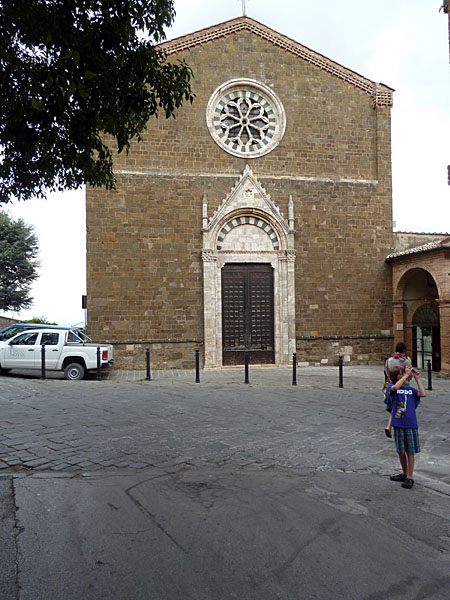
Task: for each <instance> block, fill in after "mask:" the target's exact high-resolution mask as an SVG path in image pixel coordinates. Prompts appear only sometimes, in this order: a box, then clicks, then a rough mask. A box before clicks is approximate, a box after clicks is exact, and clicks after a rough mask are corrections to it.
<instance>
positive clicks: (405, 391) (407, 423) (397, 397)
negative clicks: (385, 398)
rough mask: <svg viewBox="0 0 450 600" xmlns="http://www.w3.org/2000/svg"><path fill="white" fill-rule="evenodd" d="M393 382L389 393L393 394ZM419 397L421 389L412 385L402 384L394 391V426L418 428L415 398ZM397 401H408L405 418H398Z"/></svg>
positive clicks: (392, 397) (392, 395)
mask: <svg viewBox="0 0 450 600" xmlns="http://www.w3.org/2000/svg"><path fill="white" fill-rule="evenodd" d="M392 387H393V384H392V383H390V384H389V394H391V388H392ZM418 397H419V391H418V390H416V388H413V387H411V386H410V385H402V387H401V388H400V389H399V390H397V391H396V392H392V394H391V399H392V421H391V425H392V426H393V427H410V428H413V429H417V428H418V425H417V417H416V403H415V399H416V398H418ZM397 402H403V403H405V402H406V412H405V413H403V418H401V419H396V418H395V413H396V412H397Z"/></svg>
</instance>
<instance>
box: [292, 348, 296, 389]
mask: <svg viewBox="0 0 450 600" xmlns="http://www.w3.org/2000/svg"><path fill="white" fill-rule="evenodd" d="M292 385H297V353H296V352H294V354H293V355H292Z"/></svg>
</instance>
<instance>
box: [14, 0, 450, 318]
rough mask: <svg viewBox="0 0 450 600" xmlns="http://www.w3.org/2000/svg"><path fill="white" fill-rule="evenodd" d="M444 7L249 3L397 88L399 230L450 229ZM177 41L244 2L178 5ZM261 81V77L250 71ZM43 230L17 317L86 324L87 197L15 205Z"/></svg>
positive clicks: (410, 0) (400, 1)
mask: <svg viewBox="0 0 450 600" xmlns="http://www.w3.org/2000/svg"><path fill="white" fill-rule="evenodd" d="M441 5H442V0H378V1H377V2H367V1H366V2H364V1H363V0H339V2H336V0H320V1H317V0H316V1H312V0H278V1H277V2H274V1H273V0H247V1H246V13H247V15H248V16H249V17H252V18H254V19H256V20H257V21H260V22H261V23H263V24H265V25H267V26H269V27H272V28H273V29H275V30H276V31H278V32H280V33H282V34H284V35H287V36H288V37H290V38H293V39H294V40H296V41H297V42H299V43H301V44H303V45H305V46H308V47H309V48H311V49H312V50H316V51H317V52H320V53H321V54H324V55H325V56H327V57H329V58H331V59H332V60H334V61H336V62H338V63H340V64H342V65H344V66H345V67H348V68H350V69H352V70H354V71H357V72H358V73H360V74H361V75H363V76H364V77H367V78H368V79H371V80H373V81H378V82H381V83H385V84H386V85H388V86H390V87H392V88H394V89H395V92H394V107H393V109H392V168H393V204H394V221H395V223H396V226H395V230H397V231H422V232H428V233H432V232H444V233H447V232H450V199H449V197H450V186H448V185H447V172H446V169H447V165H448V164H450V147H449V146H450V145H449V140H450V111H449V107H450V86H449V46H448V23H447V19H448V17H447V15H444V14H443V12H439V7H440V6H441ZM175 9H176V12H177V16H176V18H175V22H174V25H173V27H172V28H171V29H170V30H169V31H168V32H167V38H168V39H172V38H174V37H177V36H180V35H184V34H186V33H190V32H192V31H197V30H198V29H202V28H203V27H208V26H209V25H214V24H217V23H221V22H223V21H226V20H228V19H232V18H234V17H237V16H239V15H241V14H242V1H241V0H228V1H227V2H222V1H219V0H175ZM249 76H250V77H251V73H249ZM7 211H8V212H9V214H11V215H12V216H13V217H14V218H18V217H21V218H23V219H24V220H25V221H26V222H27V223H30V224H33V225H34V226H35V230H36V233H37V234H38V236H39V244H40V256H39V259H40V263H41V268H40V277H39V279H38V280H37V281H36V283H35V285H34V286H33V290H32V294H33V297H34V305H33V307H32V308H31V309H29V310H26V311H22V312H21V313H15V314H12V313H10V314H9V316H12V317H14V318H20V319H28V318H31V317H33V316H45V317H47V318H48V319H50V320H51V321H56V322H58V323H60V324H63V325H74V324H77V323H82V322H84V312H83V310H82V309H81V296H82V294H84V293H86V276H85V265H86V261H85V244H86V236H85V209H84V190H78V191H72V192H65V193H63V194H50V195H49V197H48V199H47V200H30V201H28V202H26V203H22V204H20V205H18V204H14V205H9V206H8V208H7Z"/></svg>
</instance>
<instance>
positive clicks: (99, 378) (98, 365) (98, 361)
mask: <svg viewBox="0 0 450 600" xmlns="http://www.w3.org/2000/svg"><path fill="white" fill-rule="evenodd" d="M100 352H101V350H100V346H97V381H101V380H102V363H101V359H100Z"/></svg>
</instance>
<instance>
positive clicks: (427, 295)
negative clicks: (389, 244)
mask: <svg viewBox="0 0 450 600" xmlns="http://www.w3.org/2000/svg"><path fill="white" fill-rule="evenodd" d="M397 235H398V236H399V237H400V235H402V238H401V240H402V243H401V244H398V249H397V250H396V251H395V252H393V253H392V254H390V255H389V256H388V257H387V258H386V262H388V263H390V264H391V265H392V279H393V298H394V302H393V312H394V315H393V317H394V337H395V342H399V341H405V343H406V345H407V347H408V349H410V353H411V354H412V360H413V364H414V365H416V366H418V367H419V368H422V369H426V368H427V367H428V361H430V365H431V367H432V369H433V371H441V372H442V373H444V374H449V375H450V272H449V271H450V236H448V235H447V236H443V237H442V235H441V236H440V238H438V236H437V235H435V236H428V237H435V238H438V239H434V240H432V241H427V242H426V243H422V245H419V246H418V245H417V244H413V245H412V247H405V246H407V239H408V237H409V238H410V240H411V241H412V242H414V241H417V237H418V234H396V237H397ZM420 237H422V239H423V238H425V237H426V236H420ZM398 241H400V240H398Z"/></svg>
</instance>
